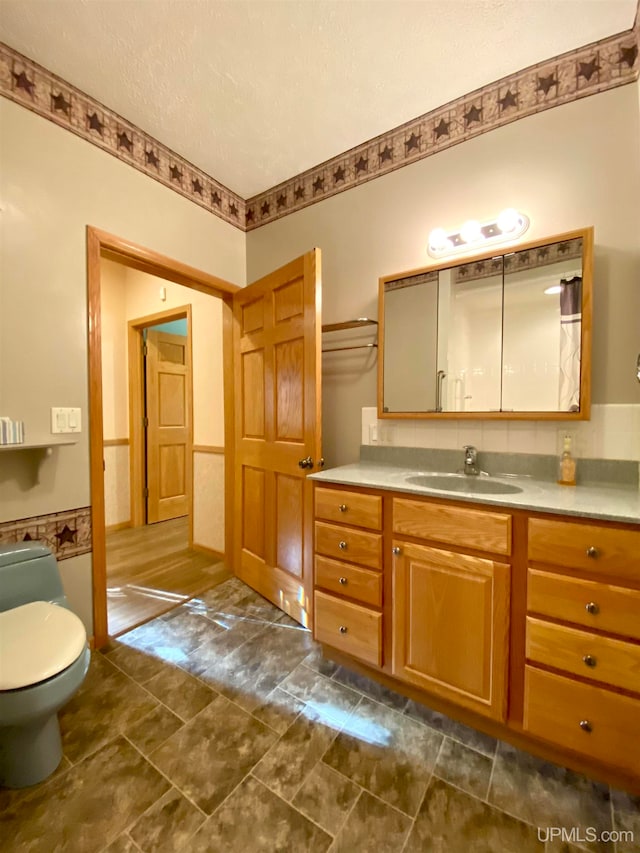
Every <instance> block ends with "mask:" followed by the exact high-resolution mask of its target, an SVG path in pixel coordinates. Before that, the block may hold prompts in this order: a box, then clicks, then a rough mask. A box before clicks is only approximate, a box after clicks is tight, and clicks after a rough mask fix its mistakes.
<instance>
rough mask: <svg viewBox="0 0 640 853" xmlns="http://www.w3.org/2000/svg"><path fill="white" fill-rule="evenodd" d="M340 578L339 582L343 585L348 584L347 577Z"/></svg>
mask: <svg viewBox="0 0 640 853" xmlns="http://www.w3.org/2000/svg"><path fill="white" fill-rule="evenodd" d="M338 580H339V583H341V584H342V586H346V585H347V579H346V578H339V579H338Z"/></svg>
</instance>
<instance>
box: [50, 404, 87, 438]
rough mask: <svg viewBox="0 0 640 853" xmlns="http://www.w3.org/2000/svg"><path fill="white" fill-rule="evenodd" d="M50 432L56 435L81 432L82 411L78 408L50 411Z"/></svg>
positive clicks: (58, 408) (55, 408)
mask: <svg viewBox="0 0 640 853" xmlns="http://www.w3.org/2000/svg"><path fill="white" fill-rule="evenodd" d="M51 432H52V433H53V434H54V435H55V434H58V433H71V432H82V410H81V409H79V408H71V409H70V408H61V407H59V406H56V407H54V408H52V409H51Z"/></svg>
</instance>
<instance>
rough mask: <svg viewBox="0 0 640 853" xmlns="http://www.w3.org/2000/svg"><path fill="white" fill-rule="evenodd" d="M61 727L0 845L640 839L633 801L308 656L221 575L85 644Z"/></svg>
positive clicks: (230, 847)
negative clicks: (110, 636) (170, 605)
mask: <svg viewBox="0 0 640 853" xmlns="http://www.w3.org/2000/svg"><path fill="white" fill-rule="evenodd" d="M61 728H62V736H63V745H64V759H63V762H62V765H61V766H60V768H59V769H58V770H57V771H56V773H55V774H54V775H53V776H52V777H51V778H50V779H49V780H47V781H46V782H44V783H42V784H41V785H38V786H35V787H33V788H30V789H26V790H23V791H9V790H6V789H4V790H0V817H1V818H2V821H1V825H0V847H1V848H2V850H3V851H6V853H8V851H20V853H26V851H46V853H53V851H64V853H75V851H82V852H83V853H84V851H102V850H104V851H108V853H135V852H136V851H145V853H151V852H152V851H187V853H191V851H193V852H194V853H198V851H215V853H254V851H255V853H262V851H295V853H307V851H309V853H315V851H331V853H366V851H375V853H386V851H389V853H391V851H393V852H394V853H396V851H397V853H400V851H404V853H418V851H420V853H422V851H434V853H529V851H532V853H533V851H537V853H577V851H578V850H581V849H586V850H591V851H598V852H599V851H611V853H632V851H638V850H640V800H639V799H637V798H633V797H629V796H627V795H625V794H623V793H621V792H619V791H612V790H610V789H609V787H608V786H606V785H602V784H599V783H596V782H593V781H590V780H588V779H586V778H584V777H582V776H579V775H577V774H575V773H573V772H571V771H569V770H566V769H563V768H561V767H557V766H555V765H551V764H548V763H545V762H543V761H540V760H538V759H536V758H533V757H532V756H530V755H527V754H525V753H523V752H520V751H518V750H516V749H514V748H513V747H511V746H509V745H507V744H505V743H502V742H496V741H495V740H493V739H492V738H490V737H487V736H486V735H483V734H480V733H478V732H475V731H472V730H470V729H468V728H466V727H464V726H462V725H460V724H459V723H456V722H454V721H452V720H450V719H448V718H446V717H443V716H442V715H440V714H437V713H435V712H433V711H430V710H428V709H427V708H425V707H423V706H421V705H418V704H416V703H415V702H411V701H408V700H407V699H405V698H403V697H401V696H399V695H397V694H395V693H392V692H391V691H389V690H387V689H386V688H383V687H381V686H379V685H377V684H375V683H373V682H371V681H368V680H367V679H363V678H361V677H360V676H357V675H354V674H353V673H351V672H348V671H347V670H345V669H343V668H341V667H337V666H335V665H334V664H332V663H330V662H329V661H326V660H323V659H322V657H321V655H320V653H319V649H318V647H317V646H316V645H315V644H314V643H313V641H312V639H311V636H310V634H309V633H308V632H307V631H304V630H303V629H301V628H300V627H299V626H298V625H296V623H294V622H292V621H291V620H290V619H289V618H288V617H286V616H284V615H283V614H282V613H281V612H280V611H279V610H277V609H276V608H275V607H273V606H272V605H271V604H269V603H268V602H266V601H264V600H263V599H262V598H260V596H258V595H257V594H256V593H254V592H252V591H251V590H250V589H249V588H248V587H246V586H244V585H243V584H242V583H241V582H240V581H238V580H236V579H231V580H228V581H226V582H224V583H223V584H221V585H220V586H218V587H216V588H215V589H213V590H210V591H209V592H207V593H205V594H204V595H202V596H201V597H200V598H198V599H194V600H192V601H190V602H188V603H186V604H184V605H182V606H181V607H179V608H178V609H176V610H174V611H172V612H171V613H169V614H166V615H164V616H162V617H159V618H157V619H155V620H154V621H152V622H149V623H147V624H146V625H143V626H141V627H140V628H137V629H135V630H134V631H132V632H130V633H129V634H125V635H123V636H122V637H120V638H119V640H117V641H114V642H113V644H112V646H111V648H110V649H108V650H106V652H105V653H96V654H94V656H93V661H92V665H91V668H90V670H89V674H88V676H87V679H86V681H85V683H84V685H83V687H82V689H81V691H80V692H79V693H78V695H77V696H76V697H75V698H74V699H73V700H72V701H71V702H70V703H69V704H68V705H67V706H66V708H64V710H63V712H62V713H61ZM550 826H564V827H566V828H570V827H574V826H580V827H582V829H583V834H584V833H586V828H587V827H595V828H596V829H597V830H598V831H599V830H605V829H606V830H611V829H618V830H631V831H633V832H634V833H635V838H636V839H637V841H636V842H635V844H634V842H625V843H622V842H619V843H618V844H617V847H616V845H615V844H613V843H599V844H598V843H595V844H591V845H589V844H585V845H584V846H583V847H578V846H573V845H570V844H567V843H560V842H558V841H555V842H547V843H546V846H545V843H543V842H542V841H540V840H539V838H538V829H537V827H550Z"/></svg>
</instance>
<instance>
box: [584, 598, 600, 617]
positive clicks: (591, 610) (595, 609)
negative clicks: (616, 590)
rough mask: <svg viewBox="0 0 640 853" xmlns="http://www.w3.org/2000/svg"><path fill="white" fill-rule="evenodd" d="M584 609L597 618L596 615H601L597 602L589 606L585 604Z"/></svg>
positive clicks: (591, 602)
mask: <svg viewBox="0 0 640 853" xmlns="http://www.w3.org/2000/svg"><path fill="white" fill-rule="evenodd" d="M584 609H585V610H586V611H587V613H591V615H592V616H595V615H596V613H600V608H599V607H598V605H597V604H596V603H595V601H590V602H589V603H588V604H585V606H584Z"/></svg>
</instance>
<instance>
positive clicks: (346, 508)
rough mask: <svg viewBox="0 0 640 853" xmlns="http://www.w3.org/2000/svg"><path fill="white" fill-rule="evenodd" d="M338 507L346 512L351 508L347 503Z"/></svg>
mask: <svg viewBox="0 0 640 853" xmlns="http://www.w3.org/2000/svg"><path fill="white" fill-rule="evenodd" d="M338 509H339V510H340V512H346V511H347V510H348V509H349V507H348V506H347V505H346V504H340V506H339V507H338Z"/></svg>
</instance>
